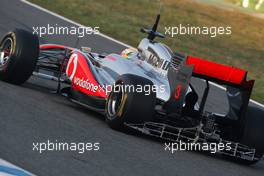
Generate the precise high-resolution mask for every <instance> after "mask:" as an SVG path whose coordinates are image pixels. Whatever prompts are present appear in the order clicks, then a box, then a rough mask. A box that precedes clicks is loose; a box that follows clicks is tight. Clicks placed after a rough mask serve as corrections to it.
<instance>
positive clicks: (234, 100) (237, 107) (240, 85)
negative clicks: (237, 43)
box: [185, 56, 255, 140]
mask: <svg viewBox="0 0 264 176" xmlns="http://www.w3.org/2000/svg"><path fill="white" fill-rule="evenodd" d="M185 62H186V64H187V65H192V66H193V74H192V75H193V76H194V77H198V78H201V79H204V80H206V81H211V82H214V83H217V84H220V85H225V86H226V94H227V98H228V102H229V112H228V114H227V115H226V117H227V118H229V119H231V120H234V122H235V125H234V133H236V136H238V138H239V136H241V134H242V132H243V131H244V130H243V128H244V124H245V119H246V113H247V107H248V104H249V100H250V96H251V93H252V90H253V86H254V83H255V81H254V80H249V81H248V80H247V71H245V70H242V69H239V68H235V67H232V66H226V65H223V64H219V63H215V62H211V61H207V60H203V59H200V58H194V57H192V56H188V57H187V58H186V60H185ZM203 98H205V97H203ZM205 99H206V98H205ZM237 140H239V139H237Z"/></svg>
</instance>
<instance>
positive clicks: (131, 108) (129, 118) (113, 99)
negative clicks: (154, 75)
mask: <svg viewBox="0 0 264 176" xmlns="http://www.w3.org/2000/svg"><path fill="white" fill-rule="evenodd" d="M128 86H130V87H134V88H137V87H142V88H144V87H146V86H149V87H150V89H148V90H150V91H148V92H145V91H132V89H129V88H128ZM152 86H153V83H152V82H151V81H150V80H148V79H146V78H143V77H139V76H135V75H131V74H125V75H122V76H121V77H120V78H119V79H118V80H117V81H116V83H115V85H114V87H113V90H112V91H111V93H110V94H109V96H108V99H107V102H106V107H105V112H106V122H107V123H108V125H109V126H110V127H111V128H113V129H116V130H123V129H124V123H134V124H140V123H144V122H147V121H151V120H152V119H153V115H154V109H155V104H156V93H155V92H153V91H152Z"/></svg>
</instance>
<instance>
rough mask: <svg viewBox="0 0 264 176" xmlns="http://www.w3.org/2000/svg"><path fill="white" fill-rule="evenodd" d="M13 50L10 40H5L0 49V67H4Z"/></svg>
mask: <svg viewBox="0 0 264 176" xmlns="http://www.w3.org/2000/svg"><path fill="white" fill-rule="evenodd" d="M12 50H13V41H12V39H11V38H6V39H5V40H4V41H3V42H2V44H1V47H0V66H4V65H6V63H7V62H8V60H9V59H10V57H11V53H12Z"/></svg>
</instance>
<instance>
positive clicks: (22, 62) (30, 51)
mask: <svg viewBox="0 0 264 176" xmlns="http://www.w3.org/2000/svg"><path fill="white" fill-rule="evenodd" d="M38 55H39V41H38V37H37V36H35V35H33V34H32V33H30V32H28V31H25V30H22V29H16V30H14V31H13V32H10V33H8V34H7V35H6V36H5V37H4V38H3V40H2V41H1V43H0V79H1V80H3V81H6V82H9V83H12V84H17V85H19V84H23V83H24V82H25V81H27V80H28V78H29V77H30V76H31V75H32V72H33V71H34V69H35V66H36V63H37V59H38Z"/></svg>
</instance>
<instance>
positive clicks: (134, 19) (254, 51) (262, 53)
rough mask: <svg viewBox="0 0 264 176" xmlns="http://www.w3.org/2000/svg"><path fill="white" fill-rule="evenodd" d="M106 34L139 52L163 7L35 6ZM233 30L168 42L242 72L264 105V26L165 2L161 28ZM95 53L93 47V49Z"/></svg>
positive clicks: (144, 0)
mask: <svg viewBox="0 0 264 176" xmlns="http://www.w3.org/2000/svg"><path fill="white" fill-rule="evenodd" d="M30 1H31V2H34V3H36V4H39V5H41V6H43V7H45V8H47V9H50V10H52V11H54V12H57V13H59V14H61V15H63V16H66V17H68V18H70V19H72V20H75V21H77V22H79V23H81V24H84V25H87V26H99V27H100V32H102V33H105V34H107V35H109V36H112V37H114V38H116V39H118V40H121V41H123V42H125V43H128V44H130V45H132V46H137V44H138V42H139V41H140V39H141V38H142V37H144V34H141V33H140V32H139V29H140V27H142V26H150V25H151V24H153V21H154V18H155V15H156V13H157V9H158V8H157V4H155V3H149V2H150V0H113V1H110V0H72V1H69V0H45V1H43V0H30ZM180 23H181V24H183V25H187V24H190V25H193V26H208V27H210V26H231V27H232V35H223V36H220V37H216V38H211V37H209V36H200V35H188V36H176V37H174V38H170V37H167V39H165V40H162V42H164V43H166V44H167V45H168V46H170V47H171V48H172V49H173V50H174V51H178V52H182V53H186V54H189V55H194V56H197V57H202V58H206V59H209V60H213V61H217V62H220V63H225V64H229V65H233V66H236V67H241V68H243V69H246V70H248V71H249V78H250V79H256V84H255V88H254V92H253V99H255V100H257V101H259V102H262V103H263V102H264V69H263V68H264V20H263V19H259V18H255V17H252V16H249V15H247V14H244V13H241V12H240V11H239V10H232V11H231V10H225V9H223V8H217V7H215V6H210V5H207V4H204V3H196V2H194V1H190V0H177V1H176V0H164V6H163V10H162V17H161V25H160V27H159V30H160V31H161V32H165V29H164V27H165V26H177V25H178V24H180ZM91 47H92V46H91Z"/></svg>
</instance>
